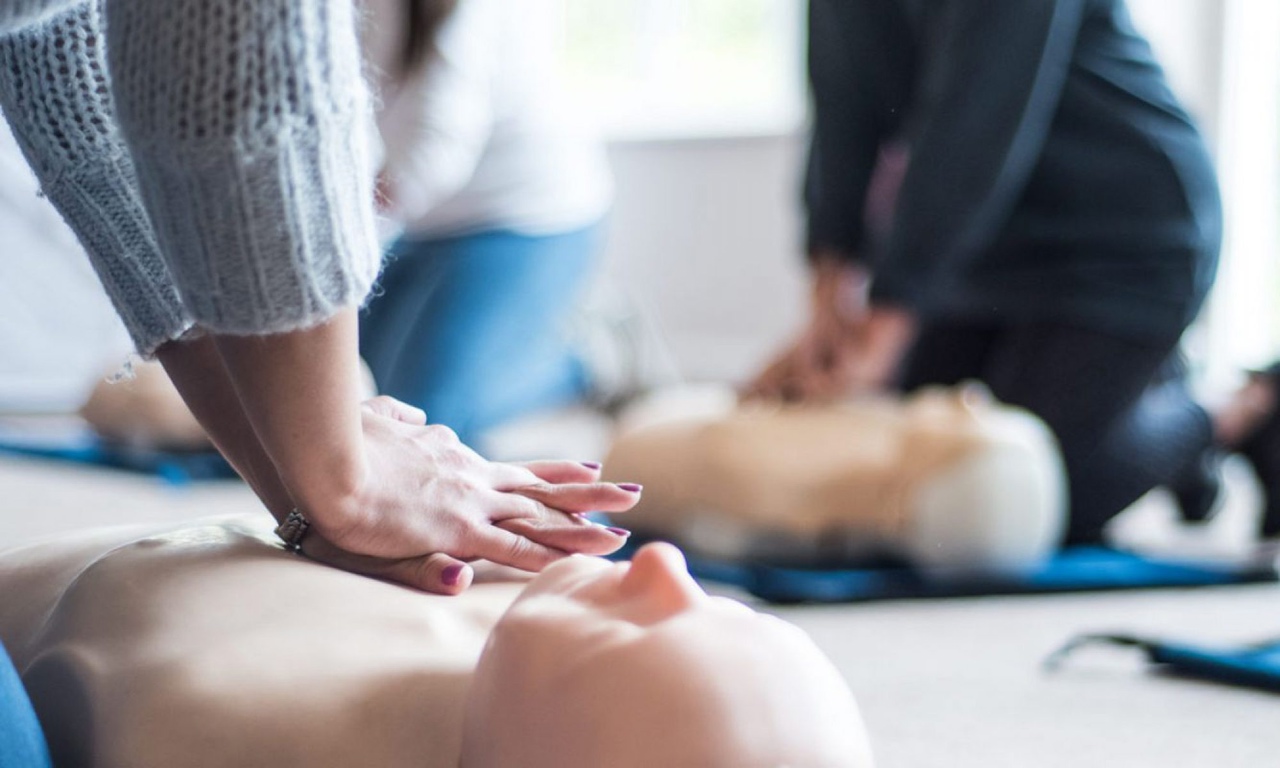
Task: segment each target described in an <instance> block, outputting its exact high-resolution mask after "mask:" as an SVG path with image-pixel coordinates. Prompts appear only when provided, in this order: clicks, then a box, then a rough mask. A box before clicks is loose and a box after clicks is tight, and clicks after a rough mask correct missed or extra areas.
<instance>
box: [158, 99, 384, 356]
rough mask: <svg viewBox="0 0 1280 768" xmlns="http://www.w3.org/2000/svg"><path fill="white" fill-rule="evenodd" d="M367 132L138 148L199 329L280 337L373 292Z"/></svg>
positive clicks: (291, 131)
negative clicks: (252, 144)
mask: <svg viewBox="0 0 1280 768" xmlns="http://www.w3.org/2000/svg"><path fill="white" fill-rule="evenodd" d="M367 135H368V134H367V127H366V126H364V125H359V126H356V125H352V121H351V120H341V121H320V122H319V123H318V124H314V125H307V126H301V127H293V128H285V129H284V130H283V131H282V132H281V134H280V135H279V138H278V139H277V140H275V141H272V142H271V143H270V145H269V146H268V147H266V148H259V149H252V150H250V149H245V148H243V147H240V146H237V145H236V143H235V142H233V141H231V140H228V141H226V142H223V143H214V142H204V143H201V144H200V145H199V146H198V147H190V146H188V147H186V148H185V149H184V150H182V151H168V152H166V151H165V150H162V149H157V148H155V147H154V146H153V147H151V148H149V149H148V150H147V151H145V152H142V153H135V156H134V164H135V166H136V167H137V171H138V180H139V185H140V187H141V189H142V193H143V196H144V197H145V199H146V200H147V203H148V206H147V210H148V211H149V212H150V214H151V220H152V222H153V223H154V225H155V231H156V237H157V239H158V240H159V242H160V248H161V252H162V253H163V254H164V255H165V259H166V261H167V262H168V265H169V270H170V272H171V273H172V275H173V279H174V282H175V283H177V286H178V290H179V292H180V293H181V295H182V299H183V303H184V304H185V305H186V307H187V309H188V311H189V312H190V313H191V315H192V317H193V318H194V319H195V322H196V323H197V324H198V325H199V326H201V327H202V328H203V329H204V330H207V331H211V332H215V333H230V334H242V335H250V334H267V333H282V332H286V331H293V330H298V329H301V328H307V327H310V326H314V325H317V324H319V323H321V322H323V321H325V320H327V319H329V318H330V317H332V316H333V315H334V314H335V313H337V312H338V311H339V310H340V309H342V308H344V307H348V306H351V305H354V304H359V303H360V302H362V301H363V300H364V299H365V297H366V296H367V295H368V294H369V291H370V289H371V287H372V285H373V282H374V280H375V279H376V278H377V275H378V270H379V267H380V265H381V258H380V255H379V250H378V245H377V237H376V229H375V224H374V217H373V180H372V174H371V173H370V171H369V162H368V157H369V155H368V149H367V146H366V143H365V141H366V137H367Z"/></svg>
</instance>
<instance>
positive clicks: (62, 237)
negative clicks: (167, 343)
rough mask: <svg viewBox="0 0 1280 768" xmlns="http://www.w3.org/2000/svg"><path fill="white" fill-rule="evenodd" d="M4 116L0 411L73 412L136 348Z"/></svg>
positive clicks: (0, 142)
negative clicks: (41, 192)
mask: <svg viewBox="0 0 1280 768" xmlns="http://www.w3.org/2000/svg"><path fill="white" fill-rule="evenodd" d="M39 190H40V187H39V185H38V184H37V183H36V180H35V177H34V176H33V175H32V173H31V170H30V168H28V167H27V164H26V161H24V160H23V158H22V154H21V152H20V151H19V150H18V146H17V144H16V142H14V140H13V136H12V135H11V134H10V133H9V128H8V126H6V125H5V124H4V122H3V121H0V411H9V412H71V411H75V410H76V409H77V408H79V407H80V406H81V405H82V404H83V403H84V400H85V398H86V397H87V396H88V394H89V390H90V389H92V387H93V385H94V383H95V382H96V381H97V380H98V378H100V377H101V376H103V375H104V374H105V373H106V372H108V371H109V370H110V369H111V368H112V367H113V366H118V365H120V364H121V363H122V362H123V361H124V359H125V357H126V356H127V355H128V354H129V352H130V351H131V350H132V349H133V346H132V344H131V343H130V341H129V336H128V334H127V333H125V329H124V324H123V323H121V322H120V318H119V317H117V316H116V313H115V311H114V310H113V309H112V308H111V303H110V301H108V300H107V296H106V293H105V292H104V291H103V289H102V284H101V283H99V282H98V278H97V277H96V276H95V275H94V272H93V268H92V267H91V266H90V265H89V259H88V257H86V256H85V253H84V249H83V248H81V247H80V243H79V242H78V241H77V240H76V237H75V235H73V234H72V233H71V230H70V229H69V228H68V227H67V225H66V224H64V223H63V221H62V218H61V217H60V216H59V215H58V213H57V211H55V210H54V208H53V206H52V205H51V204H50V203H49V202H48V201H46V200H45V199H44V198H42V197H39V196H38V193H39Z"/></svg>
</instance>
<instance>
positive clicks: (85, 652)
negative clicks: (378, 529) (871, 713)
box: [0, 518, 871, 768]
mask: <svg viewBox="0 0 1280 768" xmlns="http://www.w3.org/2000/svg"><path fill="white" fill-rule="evenodd" d="M267 531H268V528H267V524H264V523H262V522H261V521H259V520H256V519H247V518H234V519H223V520H217V521H206V522H202V523H195V524H187V525H183V526H178V527H171V528H169V529H166V530H163V531H160V532H156V531H148V532H138V531H136V530H119V529H117V530H114V531H107V532H102V533H91V534H84V535H79V536H76V537H71V538H63V539H60V540H57V541H52V542H47V543H43V544H38V545H32V546H28V547H24V548H20V549H15V550H10V551H9V552H6V553H2V554H0V592H3V594H4V595H5V596H6V599H5V600H4V601H0V639H3V640H4V642H5V644H6V645H7V646H8V648H9V650H10V653H11V655H12V656H13V658H14V662H15V665H16V666H17V667H18V669H19V670H20V671H21V672H22V673H23V680H24V683H25V684H26V686H27V688H28V691H29V693H30V695H31V698H32V700H33V702H34V703H35V706H36V709H37V712H38V713H39V715H40V718H41V721H42V724H43V725H44V727H45V730H46V733H47V736H48V739H49V741H50V745H51V748H52V751H53V755H54V758H55V762H56V763H57V764H69V765H97V766H151V765H157V766H159V765H163V766H174V767H177V768H181V767H182V766H244V765H271V766H286V767H287V766H308V767H310V766H321V767H323V766H356V765H370V766H373V765H376V766H458V765H460V764H461V765H464V766H476V767H478V768H490V767H493V768H497V767H498V766H503V767H505V766H533V767H536V766H541V765H547V766H551V765H554V766H565V767H566V768H575V767H576V766H581V767H582V768H586V767H587V766H593V767H594V766H602V765H608V766H618V767H619V768H627V767H628V766H650V765H698V766H725V767H726V768H729V767H732V768H737V767H738V766H757V765H758V766H777V765H792V766H810V765H812V766H869V765H871V760H870V757H869V752H868V749H867V744H866V736H865V732H864V731H863V728H862V725H861V721H860V719H859V715H858V712H857V708H856V705H855V704H854V701H853V698H852V696H851V694H850V693H849V691H848V689H847V687H846V686H845V684H844V682H843V680H842V679H841V677H840V675H839V674H838V672H837V671H836V670H835V669H834V668H833V667H832V666H831V664H830V663H829V662H828V661H827V660H826V659H825V657H823V656H822V654H821V653H820V652H819V651H818V650H817V648H816V647H815V646H814V645H813V644H812V642H811V641H810V640H809V639H808V638H807V636H805V635H804V634H803V633H802V632H800V631H799V630H798V629H795V628H794V627H791V626H789V625H787V624H785V623H783V622H782V621H780V620H778V619H775V618H772V617H767V616H764V615H761V614H757V613H755V612H753V611H751V610H750V609H748V608H746V607H745V606H742V605H740V604H737V603H734V602H731V601H728V600H726V599H722V598H711V597H708V596H707V595H706V594H705V593H703V592H702V591H701V590H700V589H699V588H698V587H697V586H696V584H694V583H693V582H692V581H691V580H690V579H689V576H688V573H687V572H686V570H685V569H684V564H683V560H682V558H681V557H680V555H679V553H678V551H676V550H674V549H672V548H669V547H667V546H666V545H654V546H651V547H647V548H644V549H643V550H641V552H640V553H638V554H637V556H636V560H635V563H634V565H629V564H612V563H607V562H605V561H601V560H597V559H593V558H587V557H581V556H575V557H571V558H569V559H567V560H564V561H562V562H560V563H557V564H555V565H553V566H551V567H550V568H548V569H547V570H546V571H544V572H543V573H542V574H541V575H539V576H538V577H536V578H534V579H533V580H532V581H531V582H529V583H528V585H527V587H526V584H525V583H524V581H523V580H522V579H521V578H520V577H519V576H518V575H516V574H514V573H513V572H507V571H503V572H494V573H491V574H490V575H489V576H488V577H487V578H478V580H477V583H475V584H473V585H472V587H471V588H470V589H469V590H468V591H467V592H466V593H464V594H463V595H461V596H458V597H441V596H435V595H426V594H422V593H418V592H414V591H412V590H409V589H406V588H403V587H399V586H394V585H390V584H386V583H383V582H378V581H374V580H372V579H368V578H365V577H361V576H356V575H353V574H350V573H347V572H343V571H338V570H335V569H331V568H328V567H325V566H321V565H318V564H316V563H313V562H311V561H308V560H305V559H303V558H300V557H298V556H295V555H291V554H288V553H286V552H283V551H282V550H281V549H280V548H279V545H278V544H276V543H273V542H272V541H271V540H270V538H269V536H270V535H269V533H268V532H267ZM484 573H485V572H484V571H483V569H481V573H480V574H478V575H479V576H481V577H483V576H484ZM522 590H523V592H522ZM513 603H514V605H513ZM508 608H510V610H509V611H508V610H507V609H508ZM504 611H505V612H506V613H505V616H504V615H503V614H504ZM500 617H502V618H501V619H500ZM486 642H487V643H488V644H487V645H486ZM473 678H474V684H473Z"/></svg>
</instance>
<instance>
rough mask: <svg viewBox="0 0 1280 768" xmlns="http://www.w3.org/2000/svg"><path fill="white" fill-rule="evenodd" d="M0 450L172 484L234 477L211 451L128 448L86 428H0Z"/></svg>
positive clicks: (226, 465) (223, 460)
mask: <svg viewBox="0 0 1280 768" xmlns="http://www.w3.org/2000/svg"><path fill="white" fill-rule="evenodd" d="M0 453H8V454H12V455H15V456H29V457H34V458H41V459H53V460H57V461H69V462H73V463H76V464H91V465H94V466H100V467H110V468H112V469H124V470H128V471H131V472H141V473H144V474H149V475H157V476H159V477H161V478H162V479H164V480H165V481H167V482H169V483H172V484H174V485H184V484H186V483H189V482H192V481H196V480H223V479H229V478H233V477H236V473H235V470H233V469H232V468H231V465H230V464H228V463H227V462H226V460H225V459H223V458H222V456H221V455H219V454H218V453H217V452H215V451H197V452H190V453H178V452H172V451H156V450H149V449H140V448H131V447H128V446H122V445H115V444H112V443H107V442H104V441H103V440H100V439H99V438H98V437H97V436H96V435H94V434H93V433H92V432H89V431H88V430H84V431H76V432H60V433H57V434H53V435H48V436H44V435H38V434H37V435H32V434H27V433H23V432H21V431H17V430H13V431H5V430H3V429H0Z"/></svg>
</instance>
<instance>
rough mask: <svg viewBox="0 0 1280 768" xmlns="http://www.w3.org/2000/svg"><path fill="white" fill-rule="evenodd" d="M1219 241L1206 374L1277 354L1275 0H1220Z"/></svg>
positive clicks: (1221, 373)
mask: <svg viewBox="0 0 1280 768" xmlns="http://www.w3.org/2000/svg"><path fill="white" fill-rule="evenodd" d="M1225 10H1226V19H1225V21H1226V29H1225V45H1224V52H1225V53H1224V56H1225V60H1224V73H1223V75H1224V87H1223V104H1222V121H1221V136H1220V137H1219V141H1218V146H1219V153H1218V154H1219V162H1218V166H1219V171H1220V173H1221V179H1222V190H1223V198H1224V207H1225V212H1226V242H1225V244H1224V246H1225V247H1224V250H1223V260H1222V266H1221V268H1220V270H1219V272H1218V282H1217V286H1216V288H1215V290H1214V295H1213V297H1212V299H1211V301H1210V305H1209V311H1208V312H1207V315H1206V323H1205V328H1204V329H1203V330H1204V335H1203V337H1202V339H1201V342H1202V345H1203V352H1204V357H1205V359H1206V360H1207V361H1208V363H1209V366H1210V373H1211V374H1213V377H1212V378H1213V379H1215V380H1217V382H1219V383H1221V384H1226V383H1229V379H1230V378H1231V376H1232V374H1233V372H1235V371H1238V370H1239V369H1240V368H1241V367H1256V366H1260V365H1264V364H1266V363H1268V362H1270V361H1272V360H1274V359H1275V358H1276V357H1277V356H1278V355H1280V3H1274V2H1258V1H1257V0H1248V1H1246V0H1233V1H1232V2H1230V3H1228V4H1227V5H1226V6H1225Z"/></svg>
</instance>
